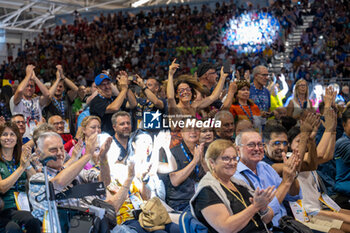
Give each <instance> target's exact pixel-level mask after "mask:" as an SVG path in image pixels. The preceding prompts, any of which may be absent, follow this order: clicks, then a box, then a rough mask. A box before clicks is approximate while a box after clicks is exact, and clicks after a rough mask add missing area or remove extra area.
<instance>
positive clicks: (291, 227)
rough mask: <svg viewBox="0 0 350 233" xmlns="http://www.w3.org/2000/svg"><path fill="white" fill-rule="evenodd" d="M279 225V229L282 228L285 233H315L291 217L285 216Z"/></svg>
mask: <svg viewBox="0 0 350 233" xmlns="http://www.w3.org/2000/svg"><path fill="white" fill-rule="evenodd" d="M278 223H279V228H281V229H282V230H283V232H284V233H313V231H312V230H311V229H310V228H309V227H308V226H305V225H304V224H302V223H301V222H299V221H297V220H295V219H294V218H293V217H291V216H283V217H282V218H281V219H280V220H279V221H278Z"/></svg>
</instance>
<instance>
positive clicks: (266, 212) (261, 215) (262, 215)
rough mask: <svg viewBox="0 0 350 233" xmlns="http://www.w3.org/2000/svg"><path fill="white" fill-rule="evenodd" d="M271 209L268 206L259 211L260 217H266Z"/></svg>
mask: <svg viewBox="0 0 350 233" xmlns="http://www.w3.org/2000/svg"><path fill="white" fill-rule="evenodd" d="M269 211H270V209H269V208H267V209H266V210H265V211H262V212H261V211H259V212H258V214H259V215H260V218H263V217H265V216H266V215H267V214H268V213H269Z"/></svg>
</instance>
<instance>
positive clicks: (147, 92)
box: [135, 75, 164, 109]
mask: <svg viewBox="0 0 350 233" xmlns="http://www.w3.org/2000/svg"><path fill="white" fill-rule="evenodd" d="M136 78H137V79H136V81H135V83H136V84H137V85H138V86H139V87H140V88H141V89H142V91H143V93H145V95H146V97H147V99H149V101H151V102H152V103H153V104H154V105H155V106H156V108H159V109H164V103H163V101H161V100H160V99H158V97H157V96H156V95H155V93H153V92H152V91H151V90H150V89H148V88H147V86H146V84H145V83H144V81H143V79H142V78H141V77H140V76H139V75H136Z"/></svg>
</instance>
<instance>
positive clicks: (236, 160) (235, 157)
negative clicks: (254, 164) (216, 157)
mask: <svg viewBox="0 0 350 233" xmlns="http://www.w3.org/2000/svg"><path fill="white" fill-rule="evenodd" d="M239 159H240V157H239V156H233V157H230V156H222V157H221V160H222V161H223V162H224V163H231V161H233V162H239Z"/></svg>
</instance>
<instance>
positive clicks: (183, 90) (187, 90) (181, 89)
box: [177, 87, 191, 93]
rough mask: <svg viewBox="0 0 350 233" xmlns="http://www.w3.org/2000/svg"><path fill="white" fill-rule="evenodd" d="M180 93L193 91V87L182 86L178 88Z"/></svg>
mask: <svg viewBox="0 0 350 233" xmlns="http://www.w3.org/2000/svg"><path fill="white" fill-rule="evenodd" d="M177 92H178V93H184V92H191V88H189V87H188V88H180V89H178V90H177Z"/></svg>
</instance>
